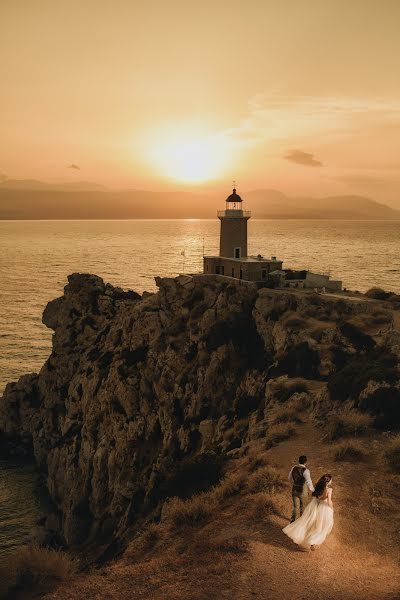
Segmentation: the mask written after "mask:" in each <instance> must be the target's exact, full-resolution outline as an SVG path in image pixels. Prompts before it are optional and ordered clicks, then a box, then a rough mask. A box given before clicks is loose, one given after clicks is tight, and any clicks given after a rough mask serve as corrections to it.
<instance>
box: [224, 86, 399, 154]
mask: <svg viewBox="0 0 400 600" xmlns="http://www.w3.org/2000/svg"><path fill="white" fill-rule="evenodd" d="M399 121H400V101H399V100H393V101H392V100H379V99H378V100H376V99H367V98H352V97H335V96H330V97H329V96H327V97H323V96H284V95H280V94H274V93H269V94H257V95H255V96H253V97H252V98H250V99H249V100H248V103H247V114H246V115H245V116H244V117H243V118H242V119H241V121H240V123H239V124H238V126H237V127H232V128H229V129H226V130H225V131H224V132H221V133H222V135H223V136H225V137H226V138H228V139H229V141H230V142H231V143H233V144H235V145H237V146H239V147H246V146H256V145H261V144H264V143H267V144H271V143H278V144H280V145H281V147H282V145H283V144H285V146H286V147H287V145H288V143H289V144H293V145H294V144H296V145H297V144H298V145H299V146H300V144H303V143H304V144H305V143H307V142H308V140H312V139H315V137H316V136H319V137H321V136H324V140H325V141H328V142H329V141H333V142H334V143H335V144H337V143H338V142H339V141H340V142H343V140H345V139H348V138H349V137H350V138H353V137H354V136H359V135H360V132H363V131H369V130H371V128H373V127H377V128H379V131H382V128H383V127H387V128H389V130H391V129H392V128H393V127H396V126H397V127H398V125H399ZM285 146H283V149H284V147H285ZM300 147H301V146H300ZM314 160H315V159H314ZM317 162H318V161H317ZM313 166H318V165H313ZM319 166H320V165H319Z"/></svg>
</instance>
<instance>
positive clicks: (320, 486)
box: [312, 473, 332, 498]
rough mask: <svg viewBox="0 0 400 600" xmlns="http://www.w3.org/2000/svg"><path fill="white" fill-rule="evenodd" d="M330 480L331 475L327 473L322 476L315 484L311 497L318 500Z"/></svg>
mask: <svg viewBox="0 0 400 600" xmlns="http://www.w3.org/2000/svg"><path fill="white" fill-rule="evenodd" d="M331 479H332V475H330V474H329V473H326V475H322V477H321V478H320V479H319V480H318V481H317V483H316V485H315V490H314V491H313V493H312V495H313V496H315V497H316V498H319V496H322V494H323V493H324V491H325V488H326V486H327V485H328V483H329V482H330V480H331Z"/></svg>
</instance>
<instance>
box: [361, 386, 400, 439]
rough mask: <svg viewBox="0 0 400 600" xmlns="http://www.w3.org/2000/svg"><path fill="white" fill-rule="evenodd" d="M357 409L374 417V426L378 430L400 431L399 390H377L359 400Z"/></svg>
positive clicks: (393, 388)
mask: <svg viewBox="0 0 400 600" xmlns="http://www.w3.org/2000/svg"><path fill="white" fill-rule="evenodd" d="M359 408H360V409H361V410H365V411H366V412H368V413H369V414H371V415H373V416H374V417H375V420H374V425H375V427H377V428H378V429H400V389H399V388H397V387H394V386H393V387H392V386H389V387H381V388H378V389H377V390H375V391H374V392H372V394H370V395H369V396H367V397H366V398H363V399H362V400H361V402H360V404H359Z"/></svg>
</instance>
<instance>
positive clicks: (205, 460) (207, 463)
mask: <svg viewBox="0 0 400 600" xmlns="http://www.w3.org/2000/svg"><path fill="white" fill-rule="evenodd" d="M223 465H224V457H223V456H222V455H220V454H217V453H215V452H204V453H202V454H197V455H195V456H193V457H190V458H188V459H186V460H184V461H182V462H181V463H180V464H178V465H177V467H176V468H175V469H174V471H173V472H172V473H171V474H170V475H169V476H168V478H167V480H166V482H165V483H164V486H163V487H164V490H163V491H164V495H165V496H179V497H182V498H188V497H190V496H192V495H193V494H194V493H198V492H203V491H205V490H208V489H209V488H210V487H212V486H214V485H215V484H216V483H218V482H219V480H220V479H221V476H222V469H223Z"/></svg>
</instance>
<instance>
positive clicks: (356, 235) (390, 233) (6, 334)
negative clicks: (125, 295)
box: [0, 219, 400, 553]
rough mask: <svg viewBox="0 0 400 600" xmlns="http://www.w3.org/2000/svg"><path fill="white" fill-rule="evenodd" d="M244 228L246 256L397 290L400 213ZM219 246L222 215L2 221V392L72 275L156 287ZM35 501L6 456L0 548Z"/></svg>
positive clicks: (23, 533) (43, 331) (354, 285)
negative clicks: (399, 218) (396, 217)
mask: <svg viewBox="0 0 400 600" xmlns="http://www.w3.org/2000/svg"><path fill="white" fill-rule="evenodd" d="M248 236H249V254H254V255H257V254H261V255H263V256H265V257H270V256H276V257H277V258H278V259H282V260H283V262H284V267H293V268H300V269H309V270H311V271H314V272H317V273H326V274H329V275H330V276H331V277H332V278H333V279H340V280H342V281H343V286H344V287H345V288H347V289H351V290H359V291H361V292H364V291H366V290H367V289H369V288H371V287H373V286H379V287H382V288H384V289H386V290H392V291H394V292H397V293H400V221H332V220H256V219H252V220H250V221H249V224H248ZM218 251H219V222H218V220H217V219H213V220H198V219H186V220H108V221H101V220H91V221H87V220H85V221H0V394H1V393H2V392H3V390H4V387H5V385H6V383H7V382H9V381H15V380H17V379H18V378H19V377H20V376H21V375H23V374H24V373H30V372H36V371H38V369H40V367H41V365H42V364H43V362H44V361H45V360H46V358H47V357H48V355H49V353H50V350H51V337H52V332H51V331H50V330H49V329H47V328H46V327H45V326H44V325H43V324H42V322H41V317H42V312H43V309H44V307H45V306H46V304H47V302H49V301H50V300H52V299H53V298H56V297H58V296H60V295H61V294H62V293H63V288H64V286H65V285H66V283H67V275H68V274H70V273H75V272H80V273H95V274H97V275H100V276H101V277H103V278H104V280H105V281H106V282H110V283H111V284H113V285H116V286H119V287H122V288H124V289H133V290H135V291H137V292H140V293H141V292H143V291H144V290H147V291H150V292H152V291H156V289H157V287H156V284H155V280H154V278H155V277H156V276H162V277H173V276H176V275H177V274H179V273H194V272H198V271H201V270H202V257H203V255H204V254H206V255H208V254H209V255H215V254H218ZM0 458H1V457H0ZM24 491H25V493H24ZM35 507H37V499H36V498H35V494H34V472H33V467H32V466H31V465H28V466H25V465H24V464H23V463H18V462H15V461H14V463H9V462H5V461H0V553H1V551H2V548H5V549H8V548H10V547H12V546H13V545H15V544H20V543H23V542H24V541H26V540H28V539H29V536H30V528H31V525H32V523H31V521H32V519H33V516H34V514H35V510H36V508H35Z"/></svg>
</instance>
